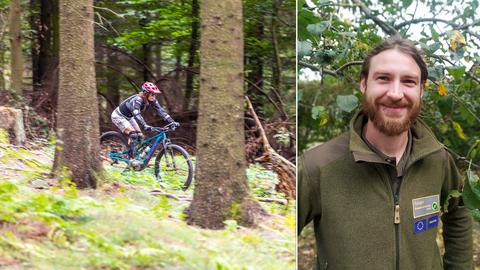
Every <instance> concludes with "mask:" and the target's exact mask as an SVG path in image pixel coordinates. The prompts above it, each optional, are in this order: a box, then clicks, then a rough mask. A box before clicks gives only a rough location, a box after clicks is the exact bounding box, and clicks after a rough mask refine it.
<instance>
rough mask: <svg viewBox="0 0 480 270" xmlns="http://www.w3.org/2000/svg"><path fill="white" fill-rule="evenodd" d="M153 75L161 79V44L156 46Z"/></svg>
mask: <svg viewBox="0 0 480 270" xmlns="http://www.w3.org/2000/svg"><path fill="white" fill-rule="evenodd" d="M155 75H157V78H161V77H162V43H159V44H157V46H156V53H155Z"/></svg>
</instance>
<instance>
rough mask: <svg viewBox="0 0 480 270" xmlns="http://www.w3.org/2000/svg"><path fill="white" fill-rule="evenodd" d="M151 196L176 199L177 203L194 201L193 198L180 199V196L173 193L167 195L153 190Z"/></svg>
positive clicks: (158, 190)
mask: <svg viewBox="0 0 480 270" xmlns="http://www.w3.org/2000/svg"><path fill="white" fill-rule="evenodd" d="M150 194H152V195H154V196H159V195H161V196H165V197H167V198H170V199H174V200H176V201H188V202H190V201H192V198H191V197H179V196H176V195H174V194H171V193H167V192H165V191H163V190H161V189H158V188H157V189H153V190H150Z"/></svg>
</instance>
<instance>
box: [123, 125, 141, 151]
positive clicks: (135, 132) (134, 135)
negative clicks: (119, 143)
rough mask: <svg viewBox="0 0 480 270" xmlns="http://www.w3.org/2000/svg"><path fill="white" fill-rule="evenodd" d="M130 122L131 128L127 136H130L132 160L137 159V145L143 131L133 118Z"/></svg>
mask: <svg viewBox="0 0 480 270" xmlns="http://www.w3.org/2000/svg"><path fill="white" fill-rule="evenodd" d="M128 122H129V124H130V126H129V128H128V133H126V135H127V136H128V144H129V146H130V158H135V153H134V151H135V144H136V142H137V140H138V139H139V138H140V137H141V136H142V131H141V130H140V127H139V126H138V124H137V122H136V121H135V119H133V117H132V118H130V120H128Z"/></svg>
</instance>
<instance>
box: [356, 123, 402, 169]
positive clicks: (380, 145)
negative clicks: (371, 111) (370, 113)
mask: <svg viewBox="0 0 480 270" xmlns="http://www.w3.org/2000/svg"><path fill="white" fill-rule="evenodd" d="M363 134H364V136H365V138H366V139H367V140H368V142H369V143H371V144H372V145H373V146H375V148H377V149H378V150H380V151H381V152H382V153H383V154H385V155H387V156H389V157H395V159H396V161H397V164H398V162H399V161H400V160H401V158H402V156H403V153H404V152H405V148H406V147H407V144H408V130H406V131H404V132H402V133H401V134H399V135H396V136H388V135H386V134H384V133H382V132H381V131H380V130H378V129H377V128H376V127H375V126H374V124H373V122H372V121H370V120H368V122H367V124H365V126H364V127H363Z"/></svg>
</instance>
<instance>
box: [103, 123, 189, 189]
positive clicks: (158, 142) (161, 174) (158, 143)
mask: <svg viewBox="0 0 480 270" xmlns="http://www.w3.org/2000/svg"><path fill="white" fill-rule="evenodd" d="M173 130H175V128H174V126H172V125H171V124H169V125H166V126H165V127H154V128H152V130H151V131H152V133H153V134H154V135H152V136H150V137H146V138H145V139H142V140H140V142H137V143H136V146H135V149H134V157H135V158H134V159H133V160H130V157H129V151H130V149H129V146H128V138H127V137H126V136H125V135H123V134H122V133H120V132H117V131H108V132H105V133H103V134H102V135H101V136H100V155H101V158H102V161H103V162H105V163H108V164H110V165H111V166H114V167H118V168H123V169H134V170H136V171H141V170H143V169H145V168H147V167H148V163H149V161H150V159H151V158H152V157H153V155H154V153H155V151H157V149H158V153H157V156H156V158H155V167H154V172H155V177H156V178H157V179H162V180H164V179H167V180H173V181H179V182H180V184H181V185H182V189H183V190H186V189H187V188H188V187H189V186H190V184H191V183H192V179H193V163H192V160H191V158H190V156H189V154H188V152H187V151H186V150H185V149H183V148H182V147H181V146H179V145H176V144H173V143H172V142H171V141H170V139H168V137H167V133H168V132H170V131H173Z"/></svg>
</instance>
